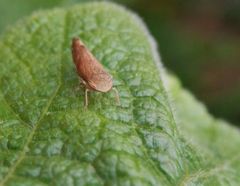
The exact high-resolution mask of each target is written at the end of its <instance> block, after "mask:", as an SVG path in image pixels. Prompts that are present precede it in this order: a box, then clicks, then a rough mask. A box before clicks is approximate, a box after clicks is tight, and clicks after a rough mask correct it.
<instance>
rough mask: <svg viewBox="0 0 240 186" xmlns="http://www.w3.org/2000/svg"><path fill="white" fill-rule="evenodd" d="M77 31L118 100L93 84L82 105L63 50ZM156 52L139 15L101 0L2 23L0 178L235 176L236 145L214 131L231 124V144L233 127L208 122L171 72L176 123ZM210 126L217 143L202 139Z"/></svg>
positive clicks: (166, 181) (69, 181)
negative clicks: (108, 78) (105, 73)
mask: <svg viewBox="0 0 240 186" xmlns="http://www.w3.org/2000/svg"><path fill="white" fill-rule="evenodd" d="M75 36H78V37H80V38H81V39H82V40H83V42H84V43H85V44H86V45H87V46H88V48H89V49H90V50H91V51H92V52H93V54H94V55H95V56H96V57H97V59H98V60H99V61H101V62H102V64H103V65H104V67H105V68H106V69H107V70H108V71H109V72H110V73H111V74H112V76H113V78H114V85H115V86H116V87H117V88H118V90H119V93H120V98H121V106H117V105H116V104H115V102H114V94H113V93H112V92H110V93H106V94H103V93H95V92H92V93H90V100H89V101H90V103H89V107H88V110H84V109H83V102H84V101H83V99H84V90H83V88H81V87H79V86H78V84H79V79H78V77H77V75H76V72H75V69H74V65H73V62H72V59H71V50H70V43H71V39H72V37H75ZM158 62H159V61H158V56H157V54H156V49H155V46H154V43H152V39H151V37H150V36H149V34H148V33H147V31H146V29H145V27H144V26H143V24H142V22H141V21H140V20H139V19H138V18H137V17H136V16H135V15H134V14H132V13H130V12H128V11H127V10H125V9H124V8H121V7H119V6H116V5H113V4H109V3H91V4H82V5H80V6H75V7H72V8H69V9H55V10H51V11H44V12H39V13H36V14H34V15H33V16H31V17H30V18H26V19H25V20H23V21H22V22H19V23H18V24H17V25H15V26H14V27H12V28H10V29H9V30H7V31H6V32H5V34H4V35H3V36H2V38H1V42H0V69H1V70H0V78H1V82H0V84H1V94H0V119H1V121H0V180H1V181H0V185H64V186H65V185H69V186H71V185H197V184H199V185H201V184H202V185H203V184H206V185H234V183H235V184H236V185H237V183H238V181H239V180H238V179H239V178H238V177H239V176H238V174H239V173H238V171H237V170H239V166H238V164H237V163H235V160H236V159H237V158H234V157H235V156H236V155H237V152H238V149H237V148H236V149H235V151H234V146H230V145H228V144H229V143H226V145H224V147H225V146H226V149H227V151H228V153H227V152H225V151H224V149H223V148H222V146H221V145H222V141H221V140H220V139H221V136H224V135H225V136H227V133H226V131H229V132H231V134H232V136H231V137H232V138H234V139H233V140H235V142H233V143H232V144H236V145H237V144H239V143H238V141H239V139H238V140H237V135H238V131H236V130H233V129H230V128H229V127H227V126H225V125H224V124H223V125H221V127H218V126H216V125H217V124H215V126H216V130H215V129H214V130H212V127H211V126H212V125H211V122H212V121H209V120H213V119H207V118H210V116H208V115H207V114H206V113H205V112H204V111H202V107H201V106H198V104H196V103H195V101H194V100H192V98H191V96H190V95H187V96H185V94H187V93H185V92H184V91H182V90H181V88H179V86H177V83H176V82H175V81H171V82H172V84H171V85H172V86H171V90H172V91H173V92H174V91H176V92H178V93H177V94H176V95H175V94H173V95H174V96H175V97H176V100H177V111H178V109H179V115H180V116H181V117H180V118H181V119H182V120H184V122H185V124H184V125H183V126H182V128H180V130H179V129H178V127H177V125H176V120H175V116H174V114H173V112H172V110H173V108H172V106H171V104H170V102H169V98H168V97H169V95H168V93H167V91H166V89H165V86H164V84H163V81H162V78H166V77H165V76H166V75H165V74H164V71H163V69H162V67H161V66H160V65H159V64H160V63H158ZM178 98H179V99H178ZM189 101H190V102H189ZM181 105H183V107H181ZM178 107H179V108H178ZM183 108H186V109H187V112H190V113H193V115H194V113H195V114H196V118H193V116H192V114H189V115H187V114H186V112H185V111H184V110H183ZM191 108H192V109H191ZM198 112H199V113H200V115H199V114H198ZM201 112H203V115H204V117H206V119H204V120H203V122H204V125H205V129H206V134H205V133H204V126H201V125H200V124H198V123H200V122H201ZM195 120H196V123H195ZM191 124H192V126H195V127H196V128H191V126H190V125H191ZM222 126H223V127H222ZM197 127H199V130H198V128H197ZM224 127H225V128H226V129H225V128H224ZM211 131H213V132H219V133H217V135H216V138H214V139H216V140H217V139H219V141H220V142H221V143H220V142H218V141H216V142H215V143H214V144H212V146H211V145H209V142H211V136H212V133H211ZM184 132H186V133H184ZM189 132H192V134H189ZM184 134H185V135H184ZM218 135H219V136H218ZM201 137H204V139H203V142H201V141H200V140H201ZM192 138H193V140H194V142H193V143H190V142H186V141H188V140H189V139H192ZM235 138H236V139H235ZM213 147H215V148H213ZM208 151H209V154H210V155H208ZM220 152H223V154H222V156H220V155H219V157H217V158H216V159H215V156H216V154H218V153H220ZM232 153H235V154H232ZM206 157H207V158H206ZM221 165H223V168H225V167H227V168H226V170H225V169H222V166H221ZM214 167H216V169H215V168H214ZM222 173H224V174H223V176H220V175H219V174H222Z"/></svg>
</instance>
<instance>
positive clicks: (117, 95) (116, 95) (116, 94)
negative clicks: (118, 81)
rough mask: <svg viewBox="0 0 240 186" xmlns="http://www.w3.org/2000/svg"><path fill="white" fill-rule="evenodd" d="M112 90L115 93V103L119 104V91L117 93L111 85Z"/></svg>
mask: <svg viewBox="0 0 240 186" xmlns="http://www.w3.org/2000/svg"><path fill="white" fill-rule="evenodd" d="M112 90H113V91H114V93H115V99H116V102H117V104H118V105H120V98H119V93H118V90H117V88H115V87H113V88H112Z"/></svg>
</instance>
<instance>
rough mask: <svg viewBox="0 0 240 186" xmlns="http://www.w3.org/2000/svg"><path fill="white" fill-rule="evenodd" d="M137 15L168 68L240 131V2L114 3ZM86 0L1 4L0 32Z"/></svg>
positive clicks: (26, 0)
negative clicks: (43, 11) (28, 18)
mask: <svg viewBox="0 0 240 186" xmlns="http://www.w3.org/2000/svg"><path fill="white" fill-rule="evenodd" d="M114 1H115V2H118V3H119V4H123V5H125V6H127V7H128V8H130V9H132V10H134V11H135V12H137V13H138V14H139V15H140V16H141V17H142V18H143V20H144V21H145V22H146V24H147V26H148V28H149V29H150V32H151V33H152V34H153V36H154V37H155V38H156V40H157V42H158V45H159V51H160V53H161V57H162V60H163V63H164V65H165V66H166V67H167V69H168V70H170V71H171V72H173V73H174V74H176V75H177V76H178V77H179V78H180V80H181V81H182V84H183V86H184V87H185V88H187V89H189V90H190V91H192V92H193V93H194V95H196V97H197V98H198V99H199V100H201V101H203V102H204V103H205V104H206V105H207V107H208V109H209V111H210V112H211V113H212V114H213V115H215V116H217V117H220V118H224V119H226V120H229V121H231V122H233V123H234V124H236V125H238V126H240V1H239V0H211V1H209V0H198V1H196V0H184V1H183V0H155V1H154V0H114ZM78 2H88V1H87V0H0V33H1V32H3V30H4V28H5V27H7V26H8V25H11V24H13V23H14V22H16V21H17V20H18V19H20V18H21V17H24V16H27V15H29V14H31V12H33V11H35V10H41V9H46V8H52V7H63V6H70V5H72V4H75V3H78Z"/></svg>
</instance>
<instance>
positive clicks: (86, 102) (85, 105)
mask: <svg viewBox="0 0 240 186" xmlns="http://www.w3.org/2000/svg"><path fill="white" fill-rule="evenodd" d="M88 92H89V89H87V88H86V89H85V103H84V108H87V107H88Z"/></svg>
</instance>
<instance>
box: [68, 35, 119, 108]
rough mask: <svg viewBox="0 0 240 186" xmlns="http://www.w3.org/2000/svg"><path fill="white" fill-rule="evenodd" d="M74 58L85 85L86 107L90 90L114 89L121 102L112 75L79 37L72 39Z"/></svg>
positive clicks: (116, 97) (106, 90) (103, 90)
mask: <svg viewBox="0 0 240 186" xmlns="http://www.w3.org/2000/svg"><path fill="white" fill-rule="evenodd" d="M72 58H73V61H74V64H75V66H76V70H77V73H78V75H79V76H80V78H81V82H82V84H83V85H84V87H85V102H84V107H85V108H87V106H88V92H89V91H98V92H109V91H111V90H114V92H115V99H116V101H117V103H118V104H120V99H119V94H118V91H117V89H116V88H114V87H113V81H112V76H111V75H110V74H109V73H107V72H106V71H105V70H104V68H103V66H102V65H101V63H99V62H98V60H97V59H96V58H95V57H94V56H93V55H92V54H91V52H90V51H89V50H88V49H87V48H86V46H85V45H84V44H83V42H82V41H81V40H80V39H79V38H73V39H72Z"/></svg>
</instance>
